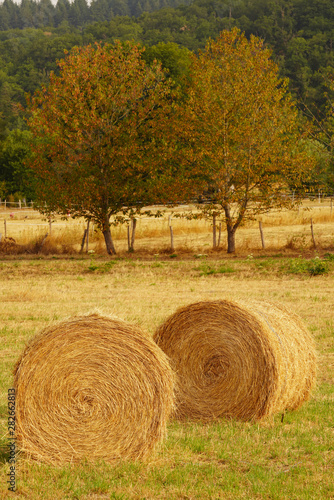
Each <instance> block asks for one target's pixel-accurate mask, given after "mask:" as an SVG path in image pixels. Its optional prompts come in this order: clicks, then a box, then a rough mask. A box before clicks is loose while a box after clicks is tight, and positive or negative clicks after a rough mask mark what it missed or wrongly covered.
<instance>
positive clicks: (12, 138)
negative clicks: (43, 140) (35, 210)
mask: <svg viewBox="0 0 334 500" xmlns="http://www.w3.org/2000/svg"><path fill="white" fill-rule="evenodd" d="M31 140H32V134H31V133H30V132H29V131H27V130H18V129H16V130H12V131H11V132H9V133H8V135H7V137H6V138H5V139H4V141H3V142H2V144H1V145H0V182H1V187H2V189H1V187H0V190H1V192H2V196H8V195H9V194H13V193H17V192H19V193H21V197H22V196H23V197H26V198H28V199H33V198H34V177H33V175H32V172H31V171H30V170H29V169H27V168H26V167H25V164H24V162H25V160H26V159H27V158H28V156H29V154H30V144H31Z"/></svg>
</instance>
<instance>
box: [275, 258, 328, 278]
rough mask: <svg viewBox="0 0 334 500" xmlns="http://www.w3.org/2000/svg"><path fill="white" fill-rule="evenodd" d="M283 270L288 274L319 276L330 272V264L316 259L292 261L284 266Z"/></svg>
mask: <svg viewBox="0 0 334 500" xmlns="http://www.w3.org/2000/svg"><path fill="white" fill-rule="evenodd" d="M281 270H282V271H283V272H285V273H288V274H308V275H310V276H319V275H321V274H327V273H328V272H329V265H328V262H326V261H325V260H322V259H320V258H319V257H315V258H314V259H310V260H306V259H302V258H297V259H291V260H289V261H288V262H287V263H285V264H283V266H282V268H281Z"/></svg>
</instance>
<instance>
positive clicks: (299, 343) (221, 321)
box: [153, 300, 316, 420]
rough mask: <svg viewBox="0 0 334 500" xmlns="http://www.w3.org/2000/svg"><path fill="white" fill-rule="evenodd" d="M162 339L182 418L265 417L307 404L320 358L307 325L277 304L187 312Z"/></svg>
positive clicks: (199, 306)
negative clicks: (173, 375) (174, 382)
mask: <svg viewBox="0 0 334 500" xmlns="http://www.w3.org/2000/svg"><path fill="white" fill-rule="evenodd" d="M153 338H154V340H155V342H156V343H157V345H158V346H159V347H160V348H161V349H162V350H163V351H164V352H165V353H166V354H167V356H168V357H169V359H170V362H171V366H172V368H173V369H174V371H175V372H176V375H177V382H176V386H177V388H176V399H177V410H176V416H177V417H179V418H185V417H186V418H191V419H198V420H211V419H215V418H219V417H227V418H235V419H240V420H258V419H261V418H263V417H266V416H269V415H273V414H275V413H278V412H284V411H285V410H295V409H296V408H298V407H299V406H301V405H302V403H303V402H304V401H306V400H307V399H308V397H309V395H310V391H311V389H312V387H313V385H314V383H315V378H316V354H315V346H314V342H313V339H312V337H311V335H310V334H309V333H308V331H307V330H306V328H305V326H304V325H303V322H302V320H301V319H300V318H299V317H298V316H296V315H295V314H293V313H291V312H290V311H288V310H287V309H286V308H285V307H283V306H281V305H278V304H273V303H271V302H248V303H247V304H246V303H235V302H231V301H228V300H217V301H207V302H198V303H195V304H191V305H188V306H186V307H182V308H181V309H179V310H178V311H176V313H175V314H173V315H172V316H170V317H169V318H168V319H167V320H166V321H165V322H164V323H163V324H162V325H161V326H160V327H159V328H158V329H157V331H156V332H155V334H154V337H153Z"/></svg>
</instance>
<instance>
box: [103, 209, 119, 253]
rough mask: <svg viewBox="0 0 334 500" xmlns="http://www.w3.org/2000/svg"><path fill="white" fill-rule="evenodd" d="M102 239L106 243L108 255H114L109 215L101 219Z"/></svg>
mask: <svg viewBox="0 0 334 500" xmlns="http://www.w3.org/2000/svg"><path fill="white" fill-rule="evenodd" d="M102 233H103V236H104V241H105V243H106V248H107V252H108V254H109V255H116V250H115V247H114V243H113V240H112V237H111V231H110V225H109V217H108V215H106V216H105V218H104V221H103V230H102Z"/></svg>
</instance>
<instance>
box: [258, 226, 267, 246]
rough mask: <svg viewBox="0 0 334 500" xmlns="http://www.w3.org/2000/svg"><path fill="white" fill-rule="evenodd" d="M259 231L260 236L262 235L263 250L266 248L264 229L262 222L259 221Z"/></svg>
mask: <svg viewBox="0 0 334 500" xmlns="http://www.w3.org/2000/svg"><path fill="white" fill-rule="evenodd" d="M259 229H260V235H261V243H262V250H264V249H265V248H266V245H265V243H264V235H263V229H262V222H261V221H259Z"/></svg>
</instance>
